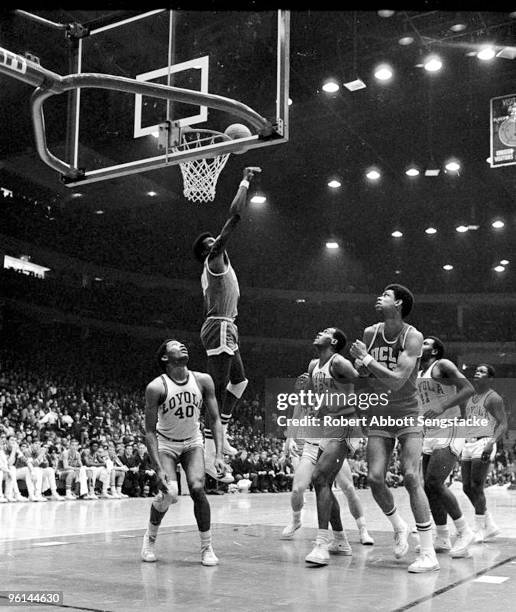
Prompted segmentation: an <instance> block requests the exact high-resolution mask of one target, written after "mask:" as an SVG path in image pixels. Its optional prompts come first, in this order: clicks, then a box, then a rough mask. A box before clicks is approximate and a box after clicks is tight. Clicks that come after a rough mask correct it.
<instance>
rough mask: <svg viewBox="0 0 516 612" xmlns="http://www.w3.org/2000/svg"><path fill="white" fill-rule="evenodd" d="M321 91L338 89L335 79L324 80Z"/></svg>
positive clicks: (333, 91)
mask: <svg viewBox="0 0 516 612" xmlns="http://www.w3.org/2000/svg"><path fill="white" fill-rule="evenodd" d="M322 88H323V91H325V92H326V93H335V92H336V91H339V89H340V88H339V84H338V83H336V82H335V81H326V83H325V84H324V85H323V86H322Z"/></svg>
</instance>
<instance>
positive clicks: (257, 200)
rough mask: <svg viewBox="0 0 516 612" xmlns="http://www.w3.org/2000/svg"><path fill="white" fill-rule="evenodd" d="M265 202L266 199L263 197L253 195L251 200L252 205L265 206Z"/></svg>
mask: <svg viewBox="0 0 516 612" xmlns="http://www.w3.org/2000/svg"><path fill="white" fill-rule="evenodd" d="M266 201H267V198H266V197H265V196H263V195H254V196H253V197H252V198H251V203H252V204H265V202H266Z"/></svg>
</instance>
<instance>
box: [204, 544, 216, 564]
mask: <svg viewBox="0 0 516 612" xmlns="http://www.w3.org/2000/svg"><path fill="white" fill-rule="evenodd" d="M201 563H202V564H203V565H207V566H212V565H218V564H219V559H218V557H217V555H216V554H215V553H214V552H213V548H212V545H211V544H210V545H209V546H206V547H205V548H202V549H201Z"/></svg>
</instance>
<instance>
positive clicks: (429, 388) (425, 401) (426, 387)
mask: <svg viewBox="0 0 516 612" xmlns="http://www.w3.org/2000/svg"><path fill="white" fill-rule="evenodd" d="M436 363H437V362H435V361H434V363H432V365H431V366H430V367H429V368H427V369H426V370H425V371H424V372H423V370H421V371H420V372H419V374H418V377H417V391H418V395H419V401H420V405H421V412H422V413H423V414H424V413H425V412H426V411H427V410H430V409H431V408H436V407H438V406H441V405H442V404H444V402H446V401H447V400H448V399H449V398H450V397H452V396H453V395H455V394H456V393H457V388H456V387H455V385H443V384H442V383H440V382H439V381H437V380H434V379H433V378H432V369H433V367H434V366H435V365H436ZM453 417H460V407H459V406H458V405H456V406H451V407H450V408H448V409H447V410H445V411H444V412H443V413H442V414H441V415H439V417H438V418H440V419H449V418H453ZM424 432H425V436H428V437H432V436H435V437H439V434H442V429H441V428H440V427H425V430H424Z"/></svg>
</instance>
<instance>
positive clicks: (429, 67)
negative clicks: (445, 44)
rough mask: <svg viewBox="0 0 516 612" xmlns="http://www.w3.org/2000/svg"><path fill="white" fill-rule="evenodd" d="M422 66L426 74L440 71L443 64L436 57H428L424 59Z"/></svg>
mask: <svg viewBox="0 0 516 612" xmlns="http://www.w3.org/2000/svg"><path fill="white" fill-rule="evenodd" d="M423 66H424V68H425V70H426V71H427V72H437V71H438V70H441V68H442V67H443V63H442V61H441V58H440V57H439V56H438V55H429V56H428V57H427V58H425V61H424V64H423Z"/></svg>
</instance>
